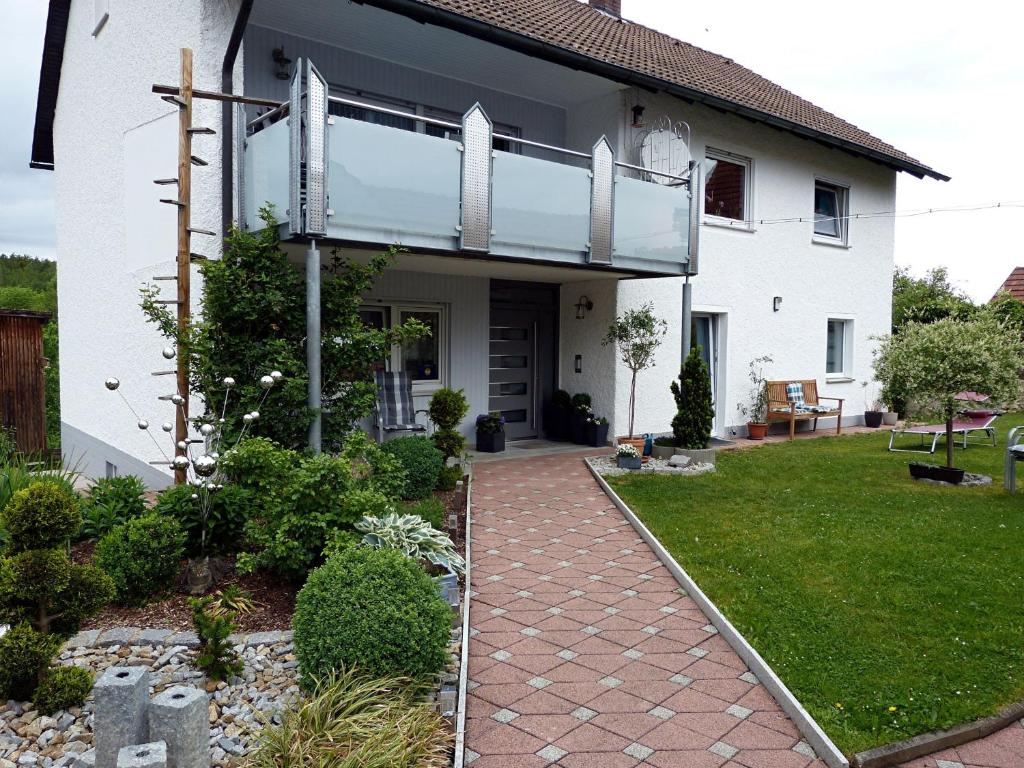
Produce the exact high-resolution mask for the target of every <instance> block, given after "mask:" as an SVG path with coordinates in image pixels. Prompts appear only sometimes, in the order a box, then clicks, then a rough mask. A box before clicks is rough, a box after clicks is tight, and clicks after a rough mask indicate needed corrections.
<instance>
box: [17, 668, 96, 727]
mask: <svg viewBox="0 0 1024 768" xmlns="http://www.w3.org/2000/svg"><path fill="white" fill-rule="evenodd" d="M91 690H92V675H91V674H89V671H88V670H87V669H83V668H82V667H54V668H53V669H51V670H50V671H49V672H47V673H46V676H45V677H44V678H43V681H42V682H41V683H40V684H39V687H38V688H36V692H35V694H34V696H33V697H32V702H33V704H34V705H35V707H36V709H38V710H39V711H40V712H42V713H43V714H44V715H52V714H53V713H54V712H57V711H59V710H61V709H69V708H71V707H80V706H82V704H83V703H84V702H85V697H86V696H88V695H89V691H91Z"/></svg>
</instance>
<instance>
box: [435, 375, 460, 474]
mask: <svg viewBox="0 0 1024 768" xmlns="http://www.w3.org/2000/svg"><path fill="white" fill-rule="evenodd" d="M429 413H430V420H431V421H432V422H434V424H436V425H437V430H436V431H435V432H434V434H433V435H431V439H432V440H433V441H434V445H435V446H437V449H438V450H439V451H440V452H441V453H443V454H444V460H445V464H447V463H448V459H450V458H452V457H454V456H458V455H460V454H461V453H462V449H463V448H465V447H466V438H465V437H464V436H463V435H462V433H461V432H459V425H461V424H462V420H463V419H464V418H466V414H467V413H469V401H468V400H466V394H465V393H464V392H463V391H462V390H461V389H450V388H448V387H445V388H444V389H439V390H437V392H435V393H434V394H433V396H432V397H431V398H430V407H429Z"/></svg>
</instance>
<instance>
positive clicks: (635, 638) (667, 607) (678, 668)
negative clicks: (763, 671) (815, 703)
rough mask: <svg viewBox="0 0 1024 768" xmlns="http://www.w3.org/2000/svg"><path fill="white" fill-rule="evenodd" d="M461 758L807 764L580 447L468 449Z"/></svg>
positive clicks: (588, 763) (795, 738)
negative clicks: (496, 452) (527, 453)
mask: <svg viewBox="0 0 1024 768" xmlns="http://www.w3.org/2000/svg"><path fill="white" fill-rule="evenodd" d="M472 588H473V590H474V591H475V594H474V596H473V597H472V602H471V605H470V624H471V627H472V629H471V637H472V639H471V640H470V644H469V683H468V685H467V689H468V691H469V692H468V694H467V697H466V703H467V720H466V760H467V763H468V764H469V765H471V766H472V768H533V767H534V766H548V765H553V766H558V767H559V768H629V766H635V765H640V764H643V765H652V766H655V768H670V767H671V768H719V767H720V766H727V767H728V768H808V767H809V766H813V768H823V766H824V763H822V762H821V761H820V760H818V759H816V758H815V757H814V753H813V751H812V750H811V748H810V747H809V746H808V745H807V744H806V743H805V742H803V741H802V740H801V739H800V736H799V734H798V732H797V730H796V728H795V727H794V725H793V723H792V722H791V721H790V720H789V718H788V717H787V716H786V715H785V714H784V713H783V712H782V711H781V709H780V708H779V706H778V704H776V702H775V701H774V699H772V697H771V696H770V695H769V694H768V692H767V691H766V690H765V689H764V688H763V687H762V686H761V685H759V684H758V683H757V678H755V677H754V676H753V675H752V674H751V673H750V671H749V670H748V669H747V668H746V666H745V665H744V663H743V662H742V661H741V660H740V659H739V657H738V656H737V655H736V654H735V653H734V652H733V651H732V650H731V649H730V648H729V646H728V645H727V644H726V643H725V641H724V640H723V639H722V638H721V637H720V636H718V635H717V633H716V630H715V629H714V627H712V626H711V625H710V624H709V623H708V619H707V617H706V616H705V615H704V614H703V613H702V612H701V611H700V609H699V608H697V606H696V604H695V603H694V602H693V601H692V600H691V599H690V598H689V597H687V596H685V595H684V594H682V593H681V591H680V590H679V587H678V584H677V582H676V581H675V579H674V578H672V576H671V574H670V573H669V572H668V570H667V569H666V568H665V567H664V566H662V565H661V563H660V562H659V561H658V560H657V558H656V557H655V556H654V553H653V552H652V551H651V549H650V548H649V547H648V546H647V545H646V544H645V543H643V541H642V540H641V539H640V538H639V537H638V536H637V535H636V533H635V531H634V530H633V529H632V527H630V525H629V524H628V523H627V522H626V520H625V519H624V518H623V517H622V514H621V513H620V512H619V511H618V510H617V509H616V508H615V507H614V506H613V505H612V503H611V501H610V500H609V499H608V498H607V497H606V496H605V495H604V494H603V493H602V491H601V489H600V487H599V486H598V485H597V483H596V482H595V481H594V479H593V478H592V477H591V476H590V473H589V472H588V471H587V469H586V467H585V466H584V464H583V462H582V460H581V454H575V455H561V456H545V457H538V458H529V459H521V460H518V461H501V462H495V463H490V464H479V465H477V466H476V468H475V478H474V483H473V583H472Z"/></svg>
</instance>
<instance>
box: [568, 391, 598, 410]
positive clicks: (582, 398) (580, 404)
mask: <svg viewBox="0 0 1024 768" xmlns="http://www.w3.org/2000/svg"><path fill="white" fill-rule="evenodd" d="M571 402H572V407H573V408H574V409H576V410H577V411H584V412H588V413H589V411H590V406H591V403H592V402H593V401H592V399H591V397H590V395H588V394H587V393H586V392H577V393H576V394H575V395H573V396H572V401H571Z"/></svg>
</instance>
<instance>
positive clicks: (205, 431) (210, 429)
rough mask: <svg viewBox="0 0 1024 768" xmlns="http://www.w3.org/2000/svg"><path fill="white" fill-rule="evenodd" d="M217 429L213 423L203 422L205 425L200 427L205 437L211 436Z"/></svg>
mask: <svg viewBox="0 0 1024 768" xmlns="http://www.w3.org/2000/svg"><path fill="white" fill-rule="evenodd" d="M215 429H216V427H214V426H213V424H203V426H201V427H200V428H199V434H201V435H202V436H203V437H209V436H210V435H212V434H213V432H214V430H215Z"/></svg>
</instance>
